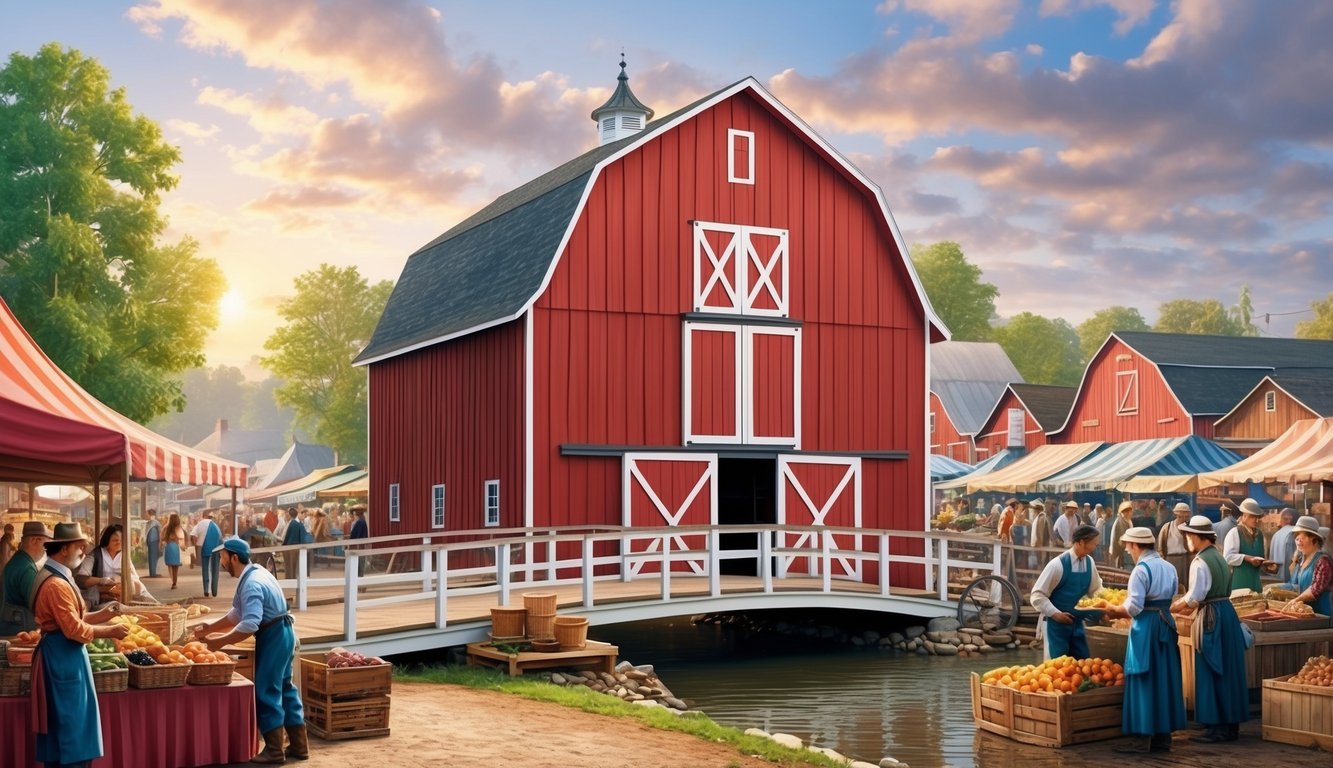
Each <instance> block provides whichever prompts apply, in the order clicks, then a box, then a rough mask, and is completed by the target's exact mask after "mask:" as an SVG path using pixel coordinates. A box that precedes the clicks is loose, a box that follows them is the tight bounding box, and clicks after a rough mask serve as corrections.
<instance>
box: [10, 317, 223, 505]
mask: <svg viewBox="0 0 1333 768" xmlns="http://www.w3.org/2000/svg"><path fill="white" fill-rule="evenodd" d="M0 480H16V481H26V482H32V483H70V484H83V483H94V482H99V481H107V480H110V481H116V482H120V481H126V480H154V481H163V482H169V483H185V484H191V485H194V484H203V483H207V484H212V485H222V486H227V487H231V488H243V487H245V482H246V466H245V465H244V464H238V463H236V462H233V461H227V460H225V459H221V458H218V457H217V456H213V455H211V454H208V453H204V452H203V451H197V450H195V449H193V448H187V447H186V446H184V445H181V444H179V443H176V442H173V441H171V440H168V439H167V438H165V437H162V436H161V435H158V434H156V433H155V432H153V431H152V430H150V429H148V428H147V427H144V426H142V425H140V424H137V423H135V422H134V421H132V420H130V419H129V418H127V417H125V416H122V415H121V414H119V413H117V412H115V411H113V410H112V409H111V408H110V407H108V406H106V405H104V404H103V403H102V402H101V401H99V400H98V399H97V398H95V397H93V396H92V395H90V394H88V393H87V392H86V391H84V389H83V387H80V386H79V385H78V384H76V383H75V382H74V380H73V379H71V378H70V377H69V376H66V375H65V372H64V371H62V370H60V368H58V367H57V366H56V364H55V363H53V362H51V360H50V358H48V357H47V356H46V354H45V353H44V352H42V350H41V348H40V347H38V346H37V343H36V342H34V341H33V340H32V337H31V336H29V335H28V332H27V331H26V330H24V328H23V326H22V325H21V324H20V323H19V321H18V319H17V318H15V317H14V314H13V313H12V312H11V311H10V309H9V306H8V305H7V304H5V302H4V301H3V300H0Z"/></svg>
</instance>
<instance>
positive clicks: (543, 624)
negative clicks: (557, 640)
mask: <svg viewBox="0 0 1333 768" xmlns="http://www.w3.org/2000/svg"><path fill="white" fill-rule="evenodd" d="M528 637H530V638H532V639H533V640H550V639H551V638H554V637H555V614H552V615H550V616H534V615H532V614H531V613H529V614H528Z"/></svg>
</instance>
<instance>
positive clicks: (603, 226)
mask: <svg viewBox="0 0 1333 768" xmlns="http://www.w3.org/2000/svg"><path fill="white" fill-rule="evenodd" d="M621 67H622V72H621V76H620V81H619V85H618V87H617V89H616V92H615V94H614V95H613V96H612V97H611V100H610V101H608V102H607V104H606V105H604V106H603V107H601V108H599V109H598V110H597V111H595V112H594V113H593V118H594V120H596V121H597V125H598V130H599V132H600V134H601V137H602V139H603V143H602V145H601V146H599V147H597V148H595V149H593V150H591V151H589V152H587V153H585V154H583V155H581V156H580V157H578V158H575V159H574V160H572V161H570V162H568V163H566V164H564V165H562V166H560V167H558V168H556V169H554V170H552V171H550V172H549V173H547V174H545V175H543V176H540V177H538V178H536V179H534V180H532V181H530V182H528V183H527V184H525V185H523V186H521V187H519V188H517V189H515V190H513V191H511V192H508V193H506V194H504V195H502V196H501V197H499V198H498V199H496V200H495V201H494V202H492V203H491V204H490V205H488V206H486V207H485V208H483V209H482V210H480V211H479V212H477V213H476V214H474V215H473V216H472V217H470V218H468V219H466V220H465V221H463V222H461V223H460V224H458V225H457V226H455V227H454V228H452V229H450V230H449V231H448V232H445V233H444V234H443V235H441V236H440V237H439V238H437V239H436V240H434V241H433V242H431V243H429V244H427V245H426V246H424V247H422V248H421V249H419V250H418V251H417V252H415V253H414V254H412V256H411V257H410V258H409V259H408V262H407V265H406V266H405V267H404V269H403V272H402V275H401V278H400V279H399V282H398V284H397V286H396V287H395V289H394V292H393V295H392V297H391V298H390V300H389V302H388V305H387V307H386V308H385V311H384V314H383V316H382V317H381V319H380V322H379V325H378V327H377V328H376V330H375V334H374V336H373V338H372V340H371V342H370V344H369V345H368V346H367V348H366V349H365V350H364V351H363V352H362V353H361V355H360V356H359V357H358V361H357V362H358V364H359V365H366V366H368V367H369V372H370V467H371V483H370V494H371V495H370V499H371V516H372V520H371V526H372V530H374V531H375V532H376V534H378V535H391V534H396V533H415V532H430V531H438V530H464V529H477V528H481V527H484V526H498V527H505V528H520V527H547V526H569V525H581V524H603V525H628V526H646V527H657V526H677V525H690V524H723V525H725V524H748V523H774V522H784V521H785V522H788V523H792V524H807V525H809V524H815V525H820V524H826V525H847V526H863V527H866V528H893V529H906V530H922V529H923V527H924V525H925V520H926V514H927V509H928V498H927V497H928V494H927V488H928V482H929V481H928V466H927V464H928V462H927V460H926V459H927V450H926V445H927V442H926V424H927V415H926V414H927V406H926V401H927V373H926V372H927V366H928V349H929V344H930V343H931V342H932V341H936V340H942V339H943V338H944V337H945V335H946V331H945V330H944V328H943V326H942V325H941V324H940V323H939V321H938V320H937V319H935V317H934V315H933V314H932V312H931V309H930V307H929V304H928V302H927V300H926V298H925V294H924V292H923V291H922V289H921V286H920V283H919V281H918V280H917V277H916V275H915V273H914V272H913V270H912V267H911V264H910V261H909V259H908V257H907V248H906V247H905V245H904V243H903V240H902V237H901V235H900V234H899V232H898V229H897V226H896V225H895V223H894V221H893V218H892V216H891V215H890V213H889V210H888V207H887V205H886V204H885V202H884V197H883V194H882V192H881V191H880V189H879V188H878V187H877V186H876V185H874V184H873V183H872V182H870V181H869V180H868V179H867V178H866V177H865V176H864V175H863V174H862V173H861V172H860V171H859V170H858V169H857V168H855V167H854V166H853V165H851V163H849V162H848V161H847V160H846V158H844V157H843V156H842V155H841V154H839V153H838V151H837V150H835V149H834V148H833V147H831V146H830V145H829V144H828V143H827V142H825V141H824V140H823V139H822V138H820V137H819V136H818V135H817V134H815V133H814V131H812V130H811V129H810V127H809V126H807V125H806V124H805V123H804V122H802V121H801V119H800V118H799V117H797V116H796V115H795V114H793V113H792V112H791V111H790V110H789V109H788V108H787V107H785V106H784V105H783V104H781V103H780V102H778V101H777V99H776V98H774V97H773V96H772V95H771V94H770V93H768V92H767V91H766V90H765V89H764V88H763V87H761V86H760V85H759V83H757V82H756V81H755V80H754V79H752V78H747V79H745V80H742V81H740V82H738V83H736V84H734V85H732V86H729V87H727V88H724V89H723V90H720V91H718V92H716V93H713V94H711V95H709V96H706V97H704V98H703V99H700V100H699V101H697V102H695V103H693V104H690V105H688V106H686V107H684V108H682V109H680V110H678V111H676V112H674V113H672V114H670V115H667V116H665V117H662V118H660V119H658V120H656V121H653V122H649V120H650V119H651V117H652V111H651V110H650V109H649V108H647V107H645V106H644V105H643V104H642V103H641V102H639V101H638V100H637V99H635V98H634V95H633V94H632V93H631V92H630V90H629V86H628V80H627V78H626V77H625V75H624V72H623V67H624V64H623V62H622V64H621ZM724 538H725V537H724ZM751 542H752V543H751V545H750V546H753V539H752V540H751ZM792 544H793V542H792V541H791V540H788V542H787V545H788V546H791V545H792ZM724 545H725V544H724ZM797 545H798V546H799V544H797ZM536 556H537V557H538V558H540V557H541V555H540V553H538V554H537V555H536ZM869 570H873V569H869ZM843 571H844V572H843V573H840V574H838V575H843V576H855V575H856V573H857V571H858V568H857V567H855V564H848V565H847V566H846V567H845V568H843Z"/></svg>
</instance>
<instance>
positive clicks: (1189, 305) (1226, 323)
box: [1153, 299, 1245, 336]
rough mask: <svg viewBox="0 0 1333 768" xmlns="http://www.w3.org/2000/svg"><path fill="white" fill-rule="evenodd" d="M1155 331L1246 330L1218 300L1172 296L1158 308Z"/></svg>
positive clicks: (1236, 332)
mask: <svg viewBox="0 0 1333 768" xmlns="http://www.w3.org/2000/svg"><path fill="white" fill-rule="evenodd" d="M1153 330H1154V331H1161V332H1163V333H1199V334H1209V335H1213V336H1243V335H1245V329H1244V328H1243V327H1242V325H1241V324H1240V322H1239V321H1237V320H1236V318H1235V317H1233V316H1232V314H1231V313H1230V312H1228V311H1227V309H1226V307H1223V306H1222V302H1220V301H1218V300H1217V299H1204V300H1203V301H1196V300H1194V299H1173V300H1171V301H1165V302H1162V304H1161V306H1160V307H1158V308H1157V323H1156V324H1155V325H1153Z"/></svg>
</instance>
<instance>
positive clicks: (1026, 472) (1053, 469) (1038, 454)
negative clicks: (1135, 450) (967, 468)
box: [967, 440, 1106, 493]
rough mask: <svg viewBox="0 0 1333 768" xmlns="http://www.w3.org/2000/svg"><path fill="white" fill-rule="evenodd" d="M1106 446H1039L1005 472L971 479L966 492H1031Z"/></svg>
mask: <svg viewBox="0 0 1333 768" xmlns="http://www.w3.org/2000/svg"><path fill="white" fill-rule="evenodd" d="M1105 446H1106V443H1103V442H1102V441H1100V440H1096V441H1093V442H1090V443H1074V444H1072V445H1050V444H1047V445H1040V446H1037V447H1036V448H1035V449H1033V451H1032V453H1029V454H1028V455H1026V456H1024V457H1023V458H1021V459H1019V460H1017V461H1015V462H1014V463H1013V464H1010V465H1009V466H1007V467H1004V468H1003V469H1000V470H997V471H995V472H990V473H988V474H985V475H981V476H980V477H977V476H974V475H969V476H968V481H967V492H968V493H978V492H981V491H999V492H1001V493H1019V492H1021V491H1030V490H1032V489H1034V488H1036V487H1037V484H1038V483H1040V482H1041V481H1042V480H1045V479H1046V478H1048V477H1050V476H1051V475H1054V474H1056V473H1058V472H1063V471H1064V470H1066V469H1068V468H1069V467H1072V466H1074V465H1075V464H1077V463H1078V462H1080V461H1083V460H1084V459H1086V458H1088V457H1089V456H1091V455H1092V454H1094V453H1096V452H1097V451H1099V450H1101V449H1102V448H1103V447H1105Z"/></svg>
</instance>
